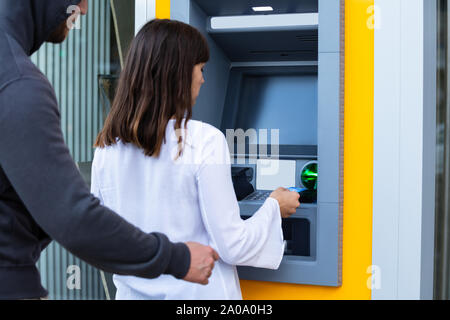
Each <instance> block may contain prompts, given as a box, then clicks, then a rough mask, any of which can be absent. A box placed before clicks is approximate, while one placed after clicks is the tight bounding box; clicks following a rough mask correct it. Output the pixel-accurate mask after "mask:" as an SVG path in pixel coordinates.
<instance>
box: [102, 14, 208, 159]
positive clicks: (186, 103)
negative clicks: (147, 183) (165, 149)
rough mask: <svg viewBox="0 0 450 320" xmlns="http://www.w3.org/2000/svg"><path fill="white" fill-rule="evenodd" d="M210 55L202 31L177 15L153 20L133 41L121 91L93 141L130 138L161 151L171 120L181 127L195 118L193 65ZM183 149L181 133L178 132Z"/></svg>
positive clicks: (146, 150) (149, 150)
mask: <svg viewBox="0 0 450 320" xmlns="http://www.w3.org/2000/svg"><path fill="white" fill-rule="evenodd" d="M208 60H209V48H208V44H207V42H206V39H205V38H204V36H203V35H202V34H201V33H200V32H199V31H198V30H196V29H195V28H193V27H191V26H189V25H187V24H185V23H182V22H179V21H174V20H166V19H164V20H160V19H156V20H152V21H150V22H148V23H147V24H146V25H145V26H144V27H143V28H142V29H141V30H140V31H139V33H138V34H137V36H136V37H135V38H134V40H133V41H132V43H131V45H130V49H129V51H128V55H127V58H126V62H125V66H124V68H123V71H122V73H121V75H120V78H119V83H118V86H117V92H116V95H115V98H114V101H113V103H112V106H111V111H110V113H109V115H108V117H107V119H106V121H105V125H104V128H103V130H102V131H101V132H100V134H99V135H98V137H97V140H96V142H95V145H94V146H95V147H100V148H103V147H106V146H111V145H114V144H116V142H117V139H120V140H121V141H122V142H123V143H132V144H134V145H136V146H137V147H139V148H142V149H143V150H144V153H145V155H147V156H150V157H151V156H155V157H158V156H159V154H160V152H161V147H162V145H163V142H165V133H166V127H167V125H168V123H169V120H170V119H171V118H173V117H175V118H176V123H175V129H176V132H180V131H181V130H179V129H181V124H182V122H183V119H184V118H185V119H186V121H185V126H184V127H185V129H186V125H187V122H188V121H189V120H190V119H191V118H192V93H191V87H192V74H193V70H194V66H195V65H197V64H199V63H206V62H207V61H208ZM177 136H178V145H179V146H180V148H179V154H178V156H181V154H182V152H183V149H182V147H181V145H182V144H181V142H182V140H183V139H182V136H181V134H178V133H177Z"/></svg>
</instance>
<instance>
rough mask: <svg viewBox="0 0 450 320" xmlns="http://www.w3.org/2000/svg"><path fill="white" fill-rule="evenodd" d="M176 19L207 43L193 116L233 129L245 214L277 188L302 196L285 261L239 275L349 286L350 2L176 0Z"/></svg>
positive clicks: (290, 224) (288, 223) (286, 225)
mask: <svg viewBox="0 0 450 320" xmlns="http://www.w3.org/2000/svg"><path fill="white" fill-rule="evenodd" d="M262 5H264V6H271V7H272V10H271V11H258V10H259V9H258V8H256V7H260V6H262ZM267 9H268V8H266V10H267ZM269 10H270V9H269ZM171 19H174V20H179V21H183V22H186V23H189V24H190V25H192V26H194V27H196V28H197V29H199V30H200V31H201V32H202V33H203V34H204V35H205V36H206V38H207V40H208V43H209V46H210V49H211V59H210V61H209V63H208V64H207V66H206V68H205V73H204V76H205V80H206V83H205V84H204V86H203V87H202V91H201V94H200V96H199V98H198V100H197V104H196V106H195V107H194V111H193V115H194V116H193V118H194V119H196V120H200V121H203V122H207V123H209V124H212V125H214V126H215V127H217V128H219V129H221V130H222V131H223V133H224V134H225V135H226V136H227V139H228V142H229V146H230V153H231V155H232V157H233V160H234V161H232V163H233V165H232V172H233V176H234V177H235V178H236V180H239V181H240V183H243V184H244V185H245V187H244V188H243V189H244V191H246V192H244V193H242V190H239V195H238V192H237V196H238V200H240V201H239V206H240V209H241V215H242V217H243V219H246V218H248V217H251V216H252V214H254V213H255V212H256V211H257V210H258V208H259V207H260V206H261V205H262V204H263V202H264V200H265V199H266V198H267V197H268V195H269V194H270V193H271V192H272V191H273V190H274V189H276V188H277V187H279V186H282V187H286V188H294V189H292V190H297V191H298V192H300V193H301V199H300V202H301V203H302V204H301V206H300V208H299V209H298V210H297V212H296V213H295V214H294V215H293V216H292V217H290V218H288V219H284V220H283V222H282V223H283V233H284V238H285V241H286V250H285V254H284V257H283V260H282V262H281V265H280V268H279V269H278V270H268V269H260V268H252V267H238V272H239V277H240V278H241V279H245V280H259V281H271V282H284V283H296V284H309V285H320V286H335V287H337V286H341V284H342V276H341V274H342V270H341V269H342V209H343V207H342V192H343V184H342V181H343V179H342V178H343V114H344V113H343V111H344V110H343V88H344V84H343V79H344V77H343V75H344V69H343V68H344V58H343V57H344V56H343V51H344V47H343V43H344V42H343V34H344V33H343V32H344V27H343V25H344V24H343V19H344V1H343V0H276V1H275V0H264V1H263V0H214V1H211V0H171ZM237 133H240V134H241V135H240V136H242V133H244V139H239V137H237V136H239V135H238V134H237ZM233 134H234V136H233Z"/></svg>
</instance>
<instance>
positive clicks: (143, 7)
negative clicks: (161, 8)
mask: <svg viewBox="0 0 450 320" xmlns="http://www.w3.org/2000/svg"><path fill="white" fill-rule="evenodd" d="M135 13H136V14H135V28H134V30H135V34H137V33H138V32H139V30H141V28H142V27H143V26H144V24H146V23H147V22H148V21H150V20H153V19H155V18H156V0H136V7H135Z"/></svg>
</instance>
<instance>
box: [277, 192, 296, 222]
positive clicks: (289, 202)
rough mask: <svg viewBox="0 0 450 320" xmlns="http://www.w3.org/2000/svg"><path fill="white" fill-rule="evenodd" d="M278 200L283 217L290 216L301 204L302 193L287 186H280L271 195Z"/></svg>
mask: <svg viewBox="0 0 450 320" xmlns="http://www.w3.org/2000/svg"><path fill="white" fill-rule="evenodd" d="M270 197H271V198H274V199H275V200H277V201H278V203H279V205H280V212H281V217H282V218H289V217H290V216H291V215H293V214H294V213H295V211H296V210H297V208H298V207H299V206H300V201H299V199H300V194H299V193H298V192H295V191H289V190H288V189H285V188H278V189H277V190H275V191H274V192H272V194H271V195H270Z"/></svg>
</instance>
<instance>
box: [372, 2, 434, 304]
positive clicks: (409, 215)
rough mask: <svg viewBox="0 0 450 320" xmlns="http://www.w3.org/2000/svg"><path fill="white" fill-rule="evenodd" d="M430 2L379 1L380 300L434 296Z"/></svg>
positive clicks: (376, 249)
mask: <svg viewBox="0 0 450 320" xmlns="http://www.w3.org/2000/svg"><path fill="white" fill-rule="evenodd" d="M426 1H429V0H399V1H392V0H375V7H376V10H378V16H379V17H381V23H379V24H378V25H377V27H376V29H375V79H374V80H375V88H374V90H375V101H374V173H373V175H374V182H373V183H374V185H373V243H372V261H373V265H374V266H375V268H374V269H373V270H376V272H375V273H374V274H373V275H372V284H373V285H374V284H375V286H373V287H372V298H373V299H421V298H430V299H431V298H432V296H431V297H430V296H429V294H428V293H427V294H425V295H424V292H422V291H423V290H422V289H423V288H425V287H427V286H429V284H428V283H427V284H425V283H423V282H422V278H423V274H422V272H423V271H424V270H422V269H423V267H422V263H423V261H422V259H423V257H425V255H424V251H423V250H425V248H424V246H423V244H424V242H423V240H424V239H425V238H428V237H432V236H434V235H431V234H429V232H427V231H424V229H423V228H424V226H423V219H424V217H425V214H426V213H424V212H423V210H422V208H423V206H422V205H423V201H424V200H423V188H424V186H423V174H424V171H423V170H426V169H424V163H423V161H424V160H423V159H424V154H423V141H424V134H428V133H426V132H425V131H424V105H425V104H424V49H425V48H424V2H426ZM431 107H435V106H431ZM433 217H434V215H433ZM427 250H428V248H427ZM428 262H429V263H433V261H428Z"/></svg>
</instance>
